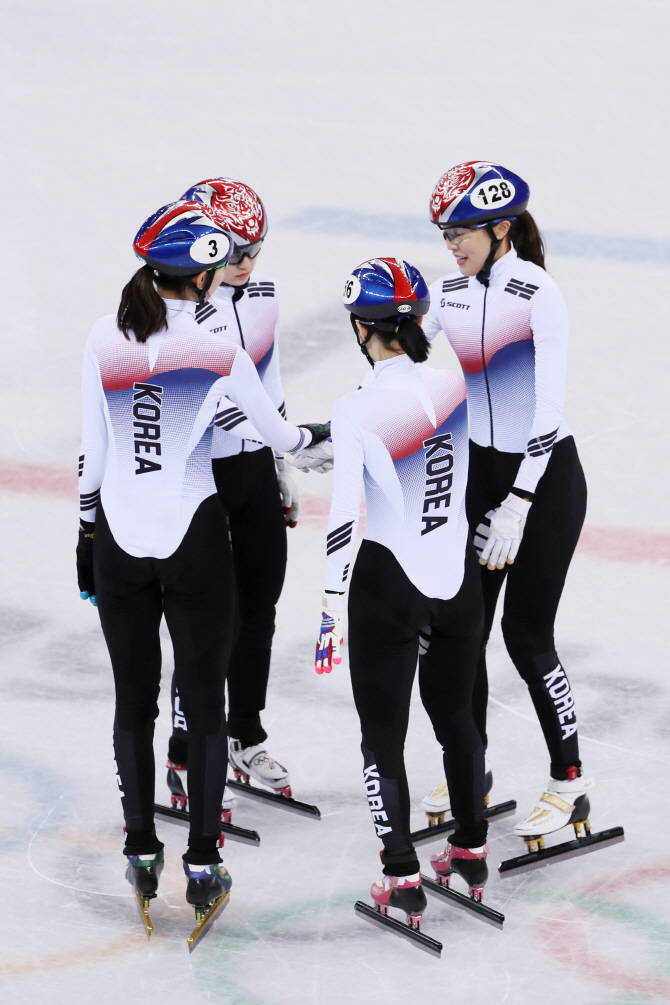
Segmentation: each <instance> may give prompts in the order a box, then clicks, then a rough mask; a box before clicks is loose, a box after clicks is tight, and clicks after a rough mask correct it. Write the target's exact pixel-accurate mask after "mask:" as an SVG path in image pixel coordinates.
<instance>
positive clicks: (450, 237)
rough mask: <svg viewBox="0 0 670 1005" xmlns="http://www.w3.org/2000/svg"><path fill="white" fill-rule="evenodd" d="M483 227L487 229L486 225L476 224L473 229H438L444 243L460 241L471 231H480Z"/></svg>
mask: <svg viewBox="0 0 670 1005" xmlns="http://www.w3.org/2000/svg"><path fill="white" fill-rule="evenodd" d="M483 227H488V223H476V224H475V225H474V227H454V229H453V230H451V229H449V228H444V227H440V230H441V231H442V237H443V238H444V239H445V241H462V240H463V238H464V237H467V236H468V234H471V233H472V231H473V230H481V229H482V228H483Z"/></svg>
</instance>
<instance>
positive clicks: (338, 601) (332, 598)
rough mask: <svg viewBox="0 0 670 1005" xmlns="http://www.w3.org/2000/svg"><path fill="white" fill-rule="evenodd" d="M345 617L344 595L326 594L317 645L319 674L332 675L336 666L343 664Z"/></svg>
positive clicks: (315, 667)
mask: <svg viewBox="0 0 670 1005" xmlns="http://www.w3.org/2000/svg"><path fill="white" fill-rule="evenodd" d="M343 617H344V594H343V593H326V594H325V595H324V597H323V611H322V614H321V628H320V629H319V638H318V639H317V643H316V655H315V657H314V669H315V670H316V672H317V673H319V674H321V673H330V671H331V670H332V669H333V667H334V666H338V664H340V663H341V662H342V657H341V656H340V646H341V645H342V643H343V641H344V638H343V636H342V618H343Z"/></svg>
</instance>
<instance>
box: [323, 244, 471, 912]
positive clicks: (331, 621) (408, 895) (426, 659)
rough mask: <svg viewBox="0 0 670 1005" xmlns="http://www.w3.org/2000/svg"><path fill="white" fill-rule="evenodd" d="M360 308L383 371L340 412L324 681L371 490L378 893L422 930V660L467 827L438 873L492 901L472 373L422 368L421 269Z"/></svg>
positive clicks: (363, 294) (387, 277)
mask: <svg viewBox="0 0 670 1005" xmlns="http://www.w3.org/2000/svg"><path fill="white" fill-rule="evenodd" d="M344 304H345V307H346V308H347V310H348V311H350V312H351V321H352V325H353V328H354V332H355V333H356V337H357V340H358V343H359V346H360V347H361V350H362V351H363V353H364V354H365V355H366V357H367V358H368V360H369V362H370V363H371V364H372V365H373V369H372V371H371V372H370V373H369V374H368V375H367V377H366V378H365V379H364V381H363V383H362V385H361V387H360V388H359V390H358V391H355V392H353V393H350V394H347V395H345V396H344V397H343V398H341V399H340V400H339V401H338V402H337V404H336V405H335V408H334V409H333V415H332V438H333V445H334V449H335V472H334V487H333V500H332V506H331V510H330V517H329V521H328V540H327V574H326V590H325V594H324V597H323V615H322V624H321V632H320V636H319V640H318V643H317V652H316V671H317V673H324V672H326V673H327V672H330V670H331V668H332V666H333V665H334V664H337V663H339V662H340V656H339V647H340V643H341V639H342V630H341V618H342V612H343V610H344V591H345V583H346V581H347V576H348V570H349V562H350V559H351V555H352V550H353V547H354V541H355V538H356V528H357V525H358V520H359V510H360V490H361V481H362V480H364V481H365V493H366V500H367V526H366V530H365V535H364V539H363V542H362V544H361V548H360V551H359V553H358V556H357V558H356V562H355V565H354V569H353V572H352V577H351V587H350V590H349V601H348V612H349V663H350V669H351V680H352V685H353V692H354V700H355V703H356V709H357V711H358V714H359V716H360V720H361V732H362V748H361V749H362V752H363V763H364V768H363V776H364V780H365V786H366V790H367V793H368V799H369V804H370V809H371V812H372V819H373V822H374V826H375V828H376V832H377V835H378V836H379V837H381V839H382V842H383V845H384V850H383V852H382V854H381V857H382V862H383V865H384V876H383V878H382V879H381V880H380V881H379V882H378V883H375V884H374V885H373V887H372V891H371V892H372V897H373V900H374V902H375V905H376V908H377V910H378V911H379V912H380V913H381V914H386V913H387V912H388V908H389V907H394V908H399V909H401V910H404V911H405V913H406V914H407V921H408V924H410V925H412V926H414V927H418V925H419V922H420V918H421V914H422V912H423V910H424V907H425V904H426V900H425V894H424V891H423V889H422V886H421V875H420V871H419V862H418V859H417V855H416V852H415V850H414V847H413V845H412V840H411V835H410V825H409V821H410V799H409V790H408V786H407V776H406V773H405V765H404V758H403V747H404V741H405V735H406V731H407V723H408V717H409V703H410V695H411V691H412V682H413V679H414V674H415V671H416V664H417V658H418V657H419V653H420V652H421V656H420V657H419V683H420V690H421V699H422V701H423V704H424V706H425V708H426V711H427V712H428V715H429V716H430V719H431V722H432V724H433V728H434V730H435V734H436V736H437V739H438V741H439V743H440V744H441V745H442V747H443V750H444V767H445V773H446V777H447V779H448V782H449V787H450V790H451V792H452V808H453V812H454V816H455V818H456V820H457V823H458V826H457V829H456V831H455V833H454V834H453V835H452V837H450V839H449V842H450V843H449V845H448V846H447V850H446V851H445V852H444V854H443V855H433V856H432V859H431V862H432V865H433V868H434V869H435V871H436V873H437V874H438V877H440V878H442V879H443V880H444V882H448V877H449V876H450V875H451V873H452V872H457V873H459V874H461V875H462V876H463V877H464V878H465V879H466V881H467V883H468V885H469V887H470V893H471V896H474V897H476V898H480V897H481V892H482V889H483V886H484V883H485V882H486V878H487V875H488V873H487V866H486V854H487V848H486V846H485V844H486V833H487V823H486V821H485V820H484V750H483V745H482V742H481V738H480V736H479V732H478V730H477V727H476V725H475V722H474V719H473V716H472V708H471V699H472V686H473V682H474V678H475V673H476V669H477V660H478V657H479V649H480V644H481V631H482V623H483V609H482V598H481V584H480V576H479V568H478V565H477V556H476V554H475V551H474V548H473V546H472V544H471V543H470V542H469V541H468V526H467V519H466V514H465V487H466V479H467V470H468V444H467V410H466V402H465V397H466V391H465V384H464V382H463V379H462V378H461V377H460V376H458V375H457V374H455V373H453V372H451V371H448V370H435V369H430V368H429V367H426V366H422V365H421V364H422V363H423V361H424V360H425V359H426V358H427V356H428V350H429V344H428V342H427V341H426V338H425V336H424V335H423V332H422V330H421V327H420V324H419V323H418V321H419V319H420V318H421V317H422V315H424V314H425V313H426V311H427V310H428V306H429V295H428V290H427V287H426V284H425V282H424V280H423V278H422V276H421V274H420V273H419V272H418V271H417V270H416V269H415V268H413V267H412V266H410V265H408V264H407V263H406V262H404V261H401V260H397V259H395V258H381V259H373V260H371V261H369V262H365V263H364V264H363V265H361V266H359V267H358V268H357V269H355V270H354V272H353V274H352V275H351V276H350V277H349V279H348V280H347V282H346V286H345V295H344ZM420 647H421V648H420Z"/></svg>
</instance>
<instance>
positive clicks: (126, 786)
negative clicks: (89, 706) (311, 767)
mask: <svg viewBox="0 0 670 1005" xmlns="http://www.w3.org/2000/svg"><path fill="white" fill-rule="evenodd" d="M94 572H95V585H96V593H97V598H98V610H99V612H100V621H101V624H102V630H103V632H104V634H105V641H106V642H107V648H108V649H109V655H110V657H111V661H112V668H113V671H114V683H115V686H116V715H115V719H114V752H115V757H116V765H117V771H118V782H119V788H120V789H121V800H122V804H123V813H124V817H125V821H126V829H127V833H126V846H125V848H124V853H125V854H126V855H138V854H150V853H151V852H153V851H157V850H158V849H159V848H162V844H161V843H160V841H158V840H157V838H156V835H155V830H154V785H155V766H154V750H153V735H154V721H155V719H156V717H157V715H158V703H157V702H158V694H159V691H160V679H161V647H160V640H159V628H160V623H161V618H162V617H163V615H165V620H166V622H167V626H168V630H169V632H170V637H171V638H172V645H173V648H174V661H175V676H176V679H177V684H178V687H179V694H180V699H181V703H182V707H183V708H184V710H185V712H186V714H187V716H188V722H189V727H190V758H189V762H188V793H189V809H190V815H191V824H190V832H189V840H188V852H187V856H188V861H189V862H193V863H195V864H198V863H199V864H203V865H204V864H209V863H212V862H216V861H220V859H219V856H218V852H217V850H216V848H217V843H218V838H219V832H220V827H219V822H220V819H221V800H222V797H223V789H224V786H225V783H226V773H227V767H228V736H227V732H226V717H225V712H224V688H225V673H226V664H227V662H228V659H229V655H230V645H231V642H232V637H233V618H234V575H233V562H232V555H231V550H230V541H229V539H228V527H227V524H226V515H225V513H224V511H223V507H222V506H221V502H220V500H219V498H218V496H216V495H214V496H210V497H209V498H208V499H205V500H204V502H202V503H201V505H200V506H199V508H198V510H197V511H196V513H195V515H194V517H193V519H192V521H191V525H190V527H189V529H188V531H187V532H186V534H185V536H184V539H183V540H182V542H181V544H180V545H179V547H178V548H177V550H176V551H175V552H174V554H172V555H170V557H169V558H164V559H157V558H134V557H133V556H132V555H128V554H127V553H126V552H125V551H123V550H122V549H121V548H120V547H119V546H118V544H117V543H116V541H115V540H114V538H113V536H112V533H111V531H110V529H109V525H108V523H107V520H106V518H105V514H104V513H103V511H102V508H99V509H98V515H97V519H96V534H95V552H94ZM187 856H185V858H186V857H187Z"/></svg>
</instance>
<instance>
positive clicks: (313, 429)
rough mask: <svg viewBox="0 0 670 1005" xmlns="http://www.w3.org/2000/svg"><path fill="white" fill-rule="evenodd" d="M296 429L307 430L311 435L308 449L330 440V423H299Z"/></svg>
mask: <svg viewBox="0 0 670 1005" xmlns="http://www.w3.org/2000/svg"><path fill="white" fill-rule="evenodd" d="M298 428H299V429H309V431H310V433H311V434H312V442H311V443H310V444H309V446H310V447H313V446H314V445H315V444H316V443H322V442H323V441H324V440H327V439H329V438H330V422H301V423H300V425H299V427H298Z"/></svg>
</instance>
